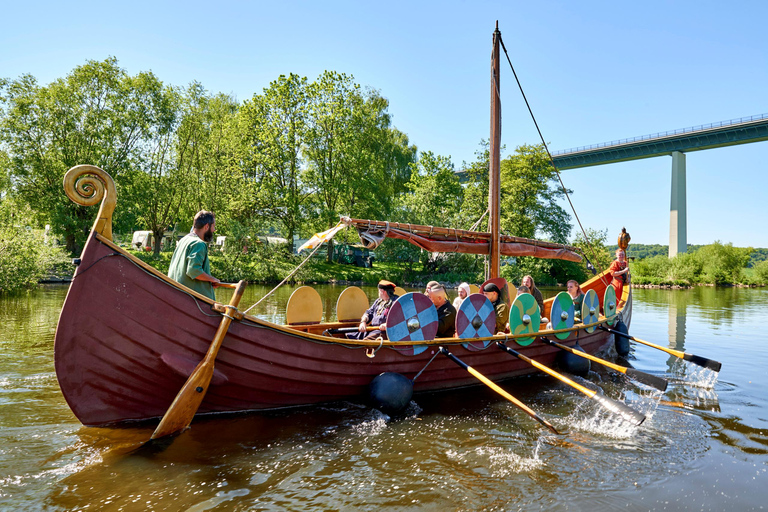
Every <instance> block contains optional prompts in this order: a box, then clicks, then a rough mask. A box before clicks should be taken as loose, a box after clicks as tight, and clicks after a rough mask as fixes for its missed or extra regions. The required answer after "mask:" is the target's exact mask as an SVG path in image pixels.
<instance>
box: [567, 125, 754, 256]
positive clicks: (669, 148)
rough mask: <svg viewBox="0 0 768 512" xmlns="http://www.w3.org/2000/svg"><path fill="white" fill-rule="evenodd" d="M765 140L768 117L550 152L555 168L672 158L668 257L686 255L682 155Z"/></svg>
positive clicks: (574, 167)
mask: <svg viewBox="0 0 768 512" xmlns="http://www.w3.org/2000/svg"><path fill="white" fill-rule="evenodd" d="M764 140H768V114H762V115H758V116H751V117H742V118H739V119H732V120H730V121H722V122H719V123H712V124H708V125H702V126H694V127H692V128H685V129H681V130H674V131H669V132H663V133H655V134H653V135H645V136H642V137H634V138H631V139H623V140H615V141H612V142H605V143H602V144H593V145H591V146H584V147H580V148H573V149H567V150H564V151H557V152H555V153H552V158H553V159H554V161H555V165H556V166H557V168H558V169H560V170H564V169H576V168H579V167H590V166H593V165H602V164H612V163H616V162H624V161H627V160H640V159H642V158H651V157H655V156H662V155H668V156H671V157H672V193H671V199H670V206H669V209H670V213H669V257H670V258H671V257H673V256H675V255H676V254H677V253H680V252H685V251H686V249H687V244H688V237H687V217H686V193H685V153H689V152H691V151H701V150H704V149H713V148H721V147H725V146H734V145H737V144H749V143H751V142H760V141H764Z"/></svg>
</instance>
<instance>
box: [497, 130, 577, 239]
mask: <svg viewBox="0 0 768 512" xmlns="http://www.w3.org/2000/svg"><path fill="white" fill-rule="evenodd" d="M568 192H569V193H572V191H570V190H569V191H568ZM564 196H565V194H564V192H563V189H562V188H561V187H560V183H559V181H558V179H557V171H556V170H555V169H554V167H552V165H550V162H549V158H548V156H547V153H546V152H545V151H544V147H543V145H541V144H539V145H536V146H530V145H523V146H520V147H518V148H517V149H516V150H515V153H514V154H513V155H511V156H509V157H507V158H505V159H504V160H502V162H501V227H502V230H503V231H504V232H506V233H509V234H511V235H513V236H522V237H526V238H536V237H537V236H538V237H544V238H548V239H550V240H552V241H554V242H559V243H565V242H567V240H568V237H569V235H570V232H571V223H570V220H571V217H570V215H568V213H567V212H566V211H565V210H564V209H563V208H562V207H561V206H560V205H558V204H557V201H558V199H560V198H563V197H564Z"/></svg>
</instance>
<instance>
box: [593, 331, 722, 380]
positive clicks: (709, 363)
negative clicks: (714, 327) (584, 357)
mask: <svg viewBox="0 0 768 512" xmlns="http://www.w3.org/2000/svg"><path fill="white" fill-rule="evenodd" d="M600 328H601V329H602V330H604V331H608V332H610V333H613V334H618V335H619V336H623V337H624V338H627V339H630V340H632V341H636V342H638V343H642V344H643V345H648V346H649V347H653V348H657V349H659V350H663V351H664V352H666V353H667V354H671V355H673V356H675V357H679V358H680V359H684V360H686V361H688V362H691V363H693V364H697V365H699V366H702V367H704V368H708V369H710V370H714V371H716V372H719V371H720V368H722V366H723V365H722V363H720V362H719V361H715V360H714V359H707V358H706V357H701V356H696V355H693V354H688V353H687V352H681V351H679V350H674V349H671V348H666V347H662V346H660V345H655V344H653V343H651V342H650V341H645V340H641V339H640V338H635V337H634V336H630V335H629V334H624V333H623V332H620V331H617V330H614V329H609V328H608V327H605V326H602V325H601V326H600Z"/></svg>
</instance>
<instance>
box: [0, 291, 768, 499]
mask: <svg viewBox="0 0 768 512" xmlns="http://www.w3.org/2000/svg"><path fill="white" fill-rule="evenodd" d="M318 288H319V289H320V291H321V294H322V296H323V297H324V300H325V311H326V312H328V313H329V314H332V312H333V307H334V304H335V298H336V297H337V296H338V294H339V293H340V292H341V288H340V287H333V286H319V287H318ZM265 291H266V288H265V287H259V286H251V287H250V288H249V290H248V292H247V294H246V296H245V297H244V298H243V301H242V303H241V304H243V305H246V304H252V303H253V302H255V301H256V300H257V298H258V297H260V296H261V295H263V293H265ZM290 292H291V289H290V288H286V289H283V290H281V291H280V292H279V293H278V294H276V295H275V296H274V298H272V300H271V301H270V302H269V303H268V304H266V305H260V306H259V308H260V309H256V310H254V313H256V314H257V315H260V316H263V317H265V318H269V319H272V320H279V319H280V315H281V314H282V311H284V307H285V301H286V300H287V298H288V296H289V295H290ZM554 292H555V290H545V295H547V294H549V295H553V294H554ZM366 293H368V294H369V296H371V297H373V296H374V294H375V289H367V290H366ZM65 294H66V286H45V287H41V288H39V289H38V290H36V291H33V292H31V293H29V294H27V295H24V296H22V297H19V298H4V299H0V510H3V511H5V510H115V511H117V510H127V511H134V510H137V511H138V510H186V511H205V510H353V509H354V510H379V509H381V508H388V509H392V510H440V511H442V512H444V511H448V510H547V511H550V510H556V511H557V510H569V511H582V510H583V511H602V510H606V511H607V510H617V509H621V510H670V511H676V510H691V511H699V510H704V511H708V510H712V511H722V510H733V511H745V510H765V509H766V508H767V507H768V503H766V501H768V474H767V473H768V408H767V407H766V405H768V404H767V403H766V401H767V399H766V392H765V390H766V388H768V372H767V371H766V368H767V367H768V347H767V346H766V334H765V332H764V331H765V330H766V327H765V326H764V325H763V322H762V320H761V319H766V318H768V289H739V288H725V289H723V288H718V289H715V288H707V287H700V288H696V289H693V290H675V291H671V290H635V291H634V294H635V295H634V300H635V302H634V314H633V318H632V325H631V327H630V332H631V333H632V334H634V335H635V336H638V337H640V338H643V339H645V340H649V341H652V342H655V343H657V344H660V345H662V346H667V347H670V348H674V349H677V350H684V351H686V352H689V353H693V354H697V355H701V356H704V357H708V358H711V359H715V360H718V361H721V362H722V363H723V369H722V371H721V372H720V374H719V375H718V374H714V373H713V372H711V371H708V370H704V369H700V368H699V367H697V366H692V365H690V364H689V363H685V362H681V361H679V360H677V359H676V358H674V357H672V356H669V355H668V354H666V353H664V352H661V351H659V350H656V349H653V348H650V347H646V346H643V345H635V344H634V343H633V345H632V352H631V353H630V356H629V357H628V362H629V363H630V364H631V365H633V366H634V367H636V368H638V369H640V370H643V371H646V372H649V373H653V374H656V375H659V376H664V377H666V378H667V379H668V380H669V382H670V386H669V388H668V389H667V391H666V392H664V393H661V392H657V391H653V390H650V389H649V388H645V387H644V386H642V385H636V384H634V383H633V382H632V381H628V380H627V379H626V378H624V377H623V376H619V375H612V374H611V373H608V372H605V371H598V372H591V373H590V375H589V377H588V379H579V378H576V380H577V381H578V382H580V383H582V384H583V385H585V386H587V387H590V388H592V389H597V386H599V387H601V388H602V389H603V390H605V393H606V395H609V396H611V397H613V398H617V399H622V400H623V401H625V402H626V403H627V404H629V405H631V406H632V407H634V408H636V409H638V410H641V411H642V412H644V413H645V414H646V415H647V417H648V419H647V420H646V421H645V423H643V424H642V425H641V426H639V427H634V426H629V425H627V424H626V423H623V422H621V421H619V420H617V419H616V418H614V417H612V416H611V414H609V413H606V412H603V411H600V410H596V409H595V407H593V405H592V403H593V402H592V401H590V400H588V399H587V398H586V397H584V395H581V394H578V393H577V392H576V391H573V390H571V389H570V388H567V387H565V385H564V384H562V383H560V382H559V381H557V380H554V379H552V378H549V377H543V376H542V377H535V376H534V377H528V378H521V379H517V380H513V381H510V382H507V383H505V384H504V388H505V389H506V390H507V391H509V392H510V393H512V394H513V395H515V396H516V397H517V398H519V399H521V400H522V401H524V402H525V403H526V404H528V405H529V406H531V407H532V408H533V409H535V410H536V411H537V412H538V413H539V414H541V415H543V416H544V417H546V418H547V419H548V420H549V421H551V422H552V423H554V424H555V426H556V427H557V428H558V429H559V430H563V431H567V432H568V433H567V434H566V435H563V436H556V435H554V434H552V433H550V432H549V431H547V430H545V429H542V428H541V427H540V425H539V424H538V423H536V422H534V421H532V420H531V419H530V418H529V417H528V416H526V415H525V414H524V413H522V412H521V411H520V410H518V409H516V408H515V407H514V406H513V405H512V404H511V403H509V402H507V401H505V400H503V399H502V398H501V397H499V396H498V395H496V394H495V393H493V392H491V391H489V390H487V389H485V388H481V387H478V388H469V389H464V390H460V391H451V392H443V393H438V394H432V395H426V396H417V397H416V398H415V400H414V401H413V402H412V403H411V405H410V408H409V409H408V411H407V414H406V416H405V417H404V418H400V419H397V420H391V419H389V418H388V417H386V416H384V415H383V414H381V413H380V412H378V411H376V410H373V409H370V408H368V407H365V406H364V405H360V404H353V403H339V404H333V405H327V406H317V407H311V408H302V409H295V410H289V411H282V412H271V413H266V414H255V415H249V416H241V417H230V418H219V419H200V420H196V421H195V422H194V423H193V426H192V428H191V429H190V430H188V431H187V432H185V433H183V434H182V435H180V436H179V437H177V438H176V439H175V440H173V442H171V443H170V444H167V445H165V446H161V447H157V448H155V449H151V450H150V449H146V450H139V451H132V450H133V449H134V448H135V447H136V445H137V443H139V442H140V441H141V440H144V439H147V438H148V437H149V435H150V434H151V431H152V429H151V428H123V429H99V428H87V427H83V426H82V425H80V423H79V422H78V421H77V419H76V418H75V417H74V416H73V414H72V413H71V412H70V410H69V408H68V406H67V404H66V402H65V401H64V398H63V396H62V395H61V392H60V391H59V388H58V384H57V380H56V375H55V373H54V366H53V338H54V331H55V327H56V321H57V318H58V314H59V310H60V308H61V305H62V303H63V301H64V297H65ZM617 362H619V363H622V361H621V360H619V361H617ZM626 362H627V361H624V363H626ZM593 368H595V366H594V365H593Z"/></svg>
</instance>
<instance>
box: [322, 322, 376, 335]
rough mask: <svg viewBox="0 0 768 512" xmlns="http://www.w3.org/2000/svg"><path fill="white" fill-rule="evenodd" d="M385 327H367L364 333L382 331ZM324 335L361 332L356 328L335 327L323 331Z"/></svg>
mask: <svg viewBox="0 0 768 512" xmlns="http://www.w3.org/2000/svg"><path fill="white" fill-rule="evenodd" d="M385 327H386V326H385V325H384V324H382V325H367V326H365V332H371V331H382V330H384V328H385ZM323 332H324V333H325V332H327V333H328V334H341V333H347V332H362V331H360V329H359V328H358V327H337V328H335V329H326V330H325V331H323Z"/></svg>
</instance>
